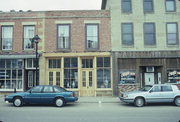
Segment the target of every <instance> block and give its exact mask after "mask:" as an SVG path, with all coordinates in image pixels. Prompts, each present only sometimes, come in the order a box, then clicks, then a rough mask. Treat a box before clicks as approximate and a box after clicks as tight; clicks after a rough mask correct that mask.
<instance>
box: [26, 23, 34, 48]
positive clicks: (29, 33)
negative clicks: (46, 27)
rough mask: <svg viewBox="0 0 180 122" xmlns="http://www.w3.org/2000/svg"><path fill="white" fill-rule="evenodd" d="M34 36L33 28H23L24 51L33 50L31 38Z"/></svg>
mask: <svg viewBox="0 0 180 122" xmlns="http://www.w3.org/2000/svg"><path fill="white" fill-rule="evenodd" d="M34 36H35V26H24V49H25V50H27V49H33V48H34V43H33V42H32V38H33V37H34Z"/></svg>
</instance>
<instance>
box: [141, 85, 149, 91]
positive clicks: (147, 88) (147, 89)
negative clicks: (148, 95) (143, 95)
mask: <svg viewBox="0 0 180 122" xmlns="http://www.w3.org/2000/svg"><path fill="white" fill-rule="evenodd" d="M151 88H152V86H150V85H148V86H145V87H143V88H141V89H139V91H149V90H150V89H151Z"/></svg>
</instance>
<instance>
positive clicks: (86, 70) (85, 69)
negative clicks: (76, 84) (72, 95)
mask: <svg viewBox="0 0 180 122" xmlns="http://www.w3.org/2000/svg"><path fill="white" fill-rule="evenodd" d="M83 71H85V72H90V71H92V87H91V89H89V87H88V88H87V79H86V88H84V87H83V74H82V73H83ZM88 76H89V74H88ZM94 77H95V72H94V69H88V68H84V69H82V70H81V80H80V81H81V82H80V96H95V90H96V89H95V80H94ZM86 78H87V76H86ZM88 85H89V84H88ZM88 89H89V90H93V91H94V94H93V95H88V94H87V95H82V94H83V93H82V92H83V90H88Z"/></svg>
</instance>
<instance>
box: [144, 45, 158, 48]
mask: <svg viewBox="0 0 180 122" xmlns="http://www.w3.org/2000/svg"><path fill="white" fill-rule="evenodd" d="M144 47H145V48H157V46H156V45H144Z"/></svg>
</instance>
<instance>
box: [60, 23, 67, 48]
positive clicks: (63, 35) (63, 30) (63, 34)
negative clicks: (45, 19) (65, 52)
mask: <svg viewBox="0 0 180 122" xmlns="http://www.w3.org/2000/svg"><path fill="white" fill-rule="evenodd" d="M57 44H58V45H57V48H58V49H70V25H67V24H65V25H58V42H57Z"/></svg>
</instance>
